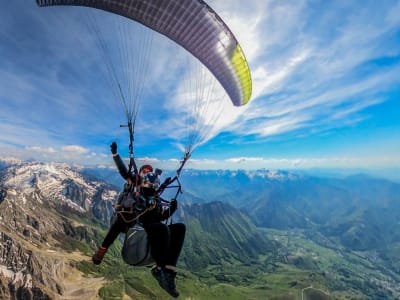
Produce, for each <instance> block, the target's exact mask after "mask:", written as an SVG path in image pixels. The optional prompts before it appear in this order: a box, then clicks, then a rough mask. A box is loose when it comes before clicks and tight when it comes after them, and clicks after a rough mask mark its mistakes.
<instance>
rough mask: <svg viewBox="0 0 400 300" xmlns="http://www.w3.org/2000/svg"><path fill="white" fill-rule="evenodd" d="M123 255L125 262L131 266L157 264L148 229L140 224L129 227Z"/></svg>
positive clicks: (122, 251)
mask: <svg viewBox="0 0 400 300" xmlns="http://www.w3.org/2000/svg"><path fill="white" fill-rule="evenodd" d="M121 255H122V259H123V260H124V261H125V263H127V264H128V265H131V266H137V267H144V266H151V265H153V264H155V261H154V258H153V256H152V255H151V249H150V244H149V242H148V239H147V233H146V230H144V228H143V227H142V226H140V225H139V224H135V226H133V227H131V228H129V229H128V232H127V233H126V235H125V240H124V244H123V246H122V250H121Z"/></svg>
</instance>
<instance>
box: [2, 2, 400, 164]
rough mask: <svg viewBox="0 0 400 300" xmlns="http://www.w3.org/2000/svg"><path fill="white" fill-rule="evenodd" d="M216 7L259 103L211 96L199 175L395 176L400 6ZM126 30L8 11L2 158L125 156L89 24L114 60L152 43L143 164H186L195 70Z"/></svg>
mask: <svg viewBox="0 0 400 300" xmlns="http://www.w3.org/2000/svg"><path fill="white" fill-rule="evenodd" d="M208 3H209V4H210V6H211V7H213V9H214V10H215V11H216V12H217V13H218V14H219V15H220V16H221V17H222V19H223V20H224V21H225V22H226V23H227V25H228V26H229V27H230V28H231V30H232V31H233V33H234V34H235V36H236V37H237V39H238V41H239V42H240V44H241V46H242V48H243V50H244V53H245V55H246V57H247V59H248V62H249V65H250V69H251V71H252V78H253V96H252V99H251V101H250V103H249V104H248V105H247V106H244V107H240V108H237V107H233V106H232V105H231V103H230V101H229V99H228V98H227V96H225V95H224V94H223V93H222V92H221V91H219V92H217V91H215V95H217V94H218V93H219V94H218V96H216V97H218V99H219V101H220V102H219V103H218V105H219V106H218V111H222V113H221V114H220V115H219V119H218V120H215V118H211V116H213V117H215V114H213V113H211V112H214V110H216V108H215V107H214V106H212V108H211V109H209V111H208V112H207V114H205V115H202V116H201V119H200V124H201V125H202V128H203V130H204V131H205V133H207V134H208V135H207V138H206V139H205V143H203V144H202V145H200V146H199V147H198V148H197V149H196V150H195V152H194V153H193V156H192V160H191V162H190V164H189V167H193V168H206V169H212V168H224V169H225V168H230V169H237V168H251V169H254V168H268V169H293V168H299V169H309V168H347V169H360V168H363V169H379V170H388V171H389V170H391V171H392V172H395V171H396V172H398V170H399V169H400V154H399V153H400V99H399V98H400V97H399V95H400V75H399V74H400V1H394V0H393V1H380V2H377V1H297V0H296V1H294V0H293V1H284V0H279V1H260V0H248V1H246V3H244V2H243V1H236V0H230V1H209V2H208ZM87 19H89V20H91V21H89V22H88V21H87ZM120 23H121V24H122V23H123V24H125V23H126V22H125V21H121V20H120V19H118V18H117V19H116V18H115V17H114V16H112V15H110V14H106V13H102V12H93V10H91V11H89V10H88V9H82V8H65V7H57V8H54V7H53V8H38V7H37V6H36V3H35V1H33V0H32V1H30V0H14V1H6V2H5V3H4V4H3V5H2V9H1V11H0V103H1V104H0V105H1V110H0V156H2V157H15V158H22V159H29V158H33V159H38V160H46V161H66V162H76V163H80V164H110V163H112V161H111V159H110V155H109V144H110V143H111V142H112V141H113V140H116V141H117V142H118V144H119V145H120V152H121V154H122V155H123V156H127V154H128V149H127V146H128V132H127V130H126V128H120V127H119V125H120V124H124V123H125V122H126V121H125V116H124V113H123V109H122V108H121V106H120V104H119V102H118V100H117V99H116V98H115V90H114V91H113V88H112V86H110V84H109V81H110V80H109V76H108V75H109V73H108V74H107V69H106V68H105V64H104V59H103V57H102V54H104V52H103V53H102V51H101V49H100V47H99V46H98V40H96V38H95V35H94V32H93V30H91V29H90V28H91V27H90V26H91V25H90V24H92V25H93V24H94V25H95V26H99V27H102V28H105V29H102V30H104V31H102V37H103V38H104V39H105V40H106V42H107V43H109V45H110V48H109V49H110V56H113V55H114V54H115V53H114V51H115V52H117V50H118V49H121V48H118V47H116V48H115V49H114V47H115V46H116V45H118V43H124V40H134V39H135V38H136V37H139V36H140V35H142V34H143V35H145V34H147V36H150V39H151V41H152V48H151V52H150V53H151V59H150V60H149V66H148V69H147V70H146V72H145V73H146V78H144V77H143V76H141V77H140V80H142V81H143V82H145V85H144V92H143V94H142V96H141V100H140V110H139V113H138V118H137V123H136V135H135V152H136V156H137V158H138V159H139V160H140V161H143V160H148V161H153V162H156V164H159V165H161V166H165V167H166V168H169V167H174V166H176V160H177V159H180V158H181V156H182V151H181V149H180V146H179V144H181V143H184V140H185V138H184V135H182V133H183V132H184V130H185V129H186V125H185V124H184V123H185V122H184V121H185V120H184V117H182V116H188V115H190V113H191V109H192V108H193V107H191V105H190V104H191V103H186V102H184V101H183V100H182V98H181V97H179V95H182V94H181V93H178V92H179V91H182V90H184V89H186V90H187V89H189V87H190V84H188V83H187V82H186V80H184V79H185V78H186V79H187V74H186V73H185V70H186V71H187V69H189V68H190V67H192V65H193V62H191V61H190V59H188V58H187V56H185V55H186V54H185V53H184V51H183V50H180V49H179V48H178V47H177V46H175V45H174V44H173V43H172V42H171V41H169V40H166V39H164V38H162V37H161V36H159V35H156V34H151V33H150V34H149V33H146V30H145V31H143V30H142V29H140V26H139V25H137V24H131V23H134V22H132V21H129V25H130V26H134V27H136V28H134V29H131V28H132V27H129V28H128V31H130V30H132V32H134V33H133V34H134V36H135V38H134V37H132V36H130V33H125V32H124V31H119V33H121V32H122V33H124V35H122V36H119V35H116V34H115V32H114V33H113V34H112V32H113V29H112V28H116V27H113V26H119V25H118V24H120ZM88 24H89V25H88ZM116 24H117V25H116ZM118 28H119V27H118ZM135 30H142V31H139V33H138V32H137V31H135ZM110 32H111V33H110ZM121 47H122V46H121ZM128 50H130V51H129V52H130V53H135V55H133V56H132V57H134V56H136V57H138V56H139V54H137V55H136V53H138V52H137V51H136V50H135V49H133V48H132V49H128ZM122 63H124V62H122ZM107 76H108V77H107ZM208 83H209V81H207V85H208ZM192 84H193V82H192ZM217 88H218V87H217ZM217 88H215V89H217ZM213 92H214V90H213ZM187 102H188V101H187ZM205 124H208V125H205Z"/></svg>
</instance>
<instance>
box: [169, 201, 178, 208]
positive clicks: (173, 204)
mask: <svg viewBox="0 0 400 300" xmlns="http://www.w3.org/2000/svg"><path fill="white" fill-rule="evenodd" d="M169 208H170V209H171V210H176V209H177V208H178V201H176V199H172V200H171V202H170V204H169Z"/></svg>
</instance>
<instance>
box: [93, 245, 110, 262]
mask: <svg viewBox="0 0 400 300" xmlns="http://www.w3.org/2000/svg"><path fill="white" fill-rule="evenodd" d="M106 252H107V248H104V247H100V248H99V250H97V252H96V253H95V254H94V255H93V256H92V262H93V263H94V264H95V265H99V264H101V261H102V260H103V257H104V255H105V254H106Z"/></svg>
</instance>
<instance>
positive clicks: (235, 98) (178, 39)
mask: <svg viewBox="0 0 400 300" xmlns="http://www.w3.org/2000/svg"><path fill="white" fill-rule="evenodd" d="M36 2H37V4H38V5H39V6H55V5H68V6H85V7H89V8H96V9H99V10H103V11H106V12H110V13H112V14H114V15H119V16H123V17H126V18H128V19H130V20H133V21H136V22H127V23H134V24H137V25H139V24H138V23H140V24H142V25H144V26H141V27H143V28H145V29H147V31H149V32H157V33H160V34H161V35H162V36H165V37H167V38H169V39H170V40H172V41H174V42H175V43H176V44H177V45H179V46H181V47H182V48H183V49H186V50H187V51H183V52H187V53H190V54H191V55H193V56H194V57H196V58H197V60H198V61H199V62H200V64H199V65H201V67H200V68H199V67H197V69H198V70H199V71H197V75H195V76H192V75H193V74H192V73H196V72H192V70H185V72H186V73H187V74H188V76H185V80H186V79H187V78H189V79H190V78H194V79H192V81H191V82H189V83H188V84H187V86H189V88H188V91H179V93H180V95H183V98H185V100H186V101H187V103H188V106H185V105H182V107H190V108H192V109H191V110H190V109H186V108H185V111H184V113H186V112H188V113H187V114H186V116H184V117H183V118H179V121H182V122H183V123H186V129H187V134H186V136H187V140H186V142H184V143H182V144H181V143H180V142H179V143H178V147H179V148H181V149H182V150H183V158H182V160H181V161H180V165H179V168H178V170H177V175H178V177H179V175H180V172H181V170H182V168H183V166H184V165H185V163H186V162H187V161H188V160H189V159H190V157H191V154H192V152H193V150H194V149H195V148H196V147H197V146H199V145H200V144H202V143H204V142H205V141H207V140H208V139H209V138H210V137H211V136H212V134H215V131H214V128H212V126H213V125H214V124H215V123H216V121H217V120H218V118H219V116H220V115H221V113H222V112H221V111H218V109H216V108H219V109H221V108H222V105H219V104H218V103H217V102H218V101H219V100H220V99H218V98H222V97H220V95H217V94H216V93H215V92H214V90H215V89H214V87H215V86H214V84H215V82H217V83H219V84H220V86H221V87H222V88H220V90H222V91H225V94H224V96H226V95H228V97H229V99H230V100H231V102H232V104H233V105H234V106H242V105H244V104H246V103H248V101H249V100H250V97H251V92H252V81H251V75H250V70H249V66H248V63H247V61H246V58H245V56H244V54H243V51H242V48H241V47H240V45H239V43H238V41H237V40H236V38H235V37H234V35H233V34H232V32H231V30H230V29H229V28H228V26H227V25H226V24H225V23H224V22H223V20H222V19H221V18H220V17H219V16H218V14H217V13H216V12H215V11H214V10H213V9H212V8H211V7H210V6H208V5H207V4H206V3H205V2H204V1H202V0H119V1H115V0H101V1H100V0H98V1H95V0H36ZM130 20H127V21H130ZM99 23H101V22H99ZM94 25H95V26H93V28H92V29H93V33H94V36H97V38H98V41H99V47H98V48H100V49H101V50H102V51H103V56H104V63H105V65H106V67H107V70H108V73H109V74H108V75H109V77H110V80H108V81H109V82H110V83H112V84H113V85H114V91H113V92H114V95H115V98H119V100H120V102H121V103H122V105H123V107H124V110H125V114H126V117H127V124H126V125H122V126H126V127H128V129H129V137H130V145H129V151H130V161H131V163H130V166H129V171H130V170H131V169H132V168H133V169H134V170H135V171H137V167H136V164H135V161H134V151H133V141H134V135H135V132H134V128H135V123H136V116H137V114H138V111H139V101H140V100H141V98H142V97H141V91H142V90H143V88H144V86H145V79H143V78H140V79H139V80H137V82H136V83H137V85H136V86H135V84H132V82H133V81H134V80H131V79H132V78H130V77H129V76H127V77H128V78H127V79H125V82H126V84H125V83H124V82H122V80H121V77H120V76H118V72H120V71H121V69H122V71H123V72H121V73H124V74H123V75H131V74H132V73H139V74H146V73H148V72H147V71H146V69H145V65H146V62H147V61H149V60H150V59H149V55H150V52H151V48H150V46H151V44H152V40H151V39H149V40H144V41H143V42H138V41H136V39H138V38H139V36H140V35H135V36H129V37H128V38H126V39H123V42H124V43H128V42H130V41H135V42H136V44H140V45H147V46H148V47H147V48H146V47H142V49H139V51H131V49H122V51H115V52H120V53H123V54H128V53H131V54H132V55H133V56H134V57H130V59H127V60H126V63H123V64H114V63H113V62H112V59H111V58H110V54H111V53H112V54H114V51H110V48H108V45H107V42H106V39H105V38H104V37H105V36H104V34H102V33H101V31H100V30H99V28H97V27H98V26H96V24H94ZM128 31H129V30H128ZM124 33H126V32H124ZM116 34H118V32H116ZM113 46H114V45H113ZM120 50H121V49H120ZM131 58H133V59H136V60H137V61H138V63H137V64H132V65H130V64H131V62H132V61H133V60H132V59H131ZM121 65H123V67H122V68H120V66H121ZM205 69H206V71H207V73H211V74H212V75H211V74H210V75H211V77H213V78H212V81H213V82H212V84H210V80H209V79H208V77H207V76H208V74H205V72H204V70H205ZM132 70H134V71H132ZM199 74H200V75H199ZM143 77H144V76H143ZM189 81H190V80H189ZM130 94H132V95H130ZM189 101H190V103H189ZM216 103H217V105H216ZM183 120H184V121H183Z"/></svg>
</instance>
